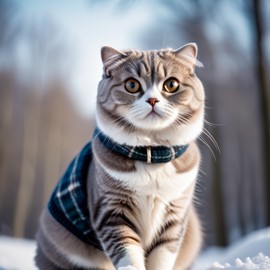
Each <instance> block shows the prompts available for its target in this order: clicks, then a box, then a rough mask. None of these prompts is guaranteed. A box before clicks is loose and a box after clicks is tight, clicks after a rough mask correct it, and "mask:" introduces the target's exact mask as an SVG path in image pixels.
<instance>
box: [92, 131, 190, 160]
mask: <svg viewBox="0 0 270 270" xmlns="http://www.w3.org/2000/svg"><path fill="white" fill-rule="evenodd" d="M95 134H96V136H98V138H99V140H100V141H101V142H102V144H103V145H104V146H105V147H106V148H108V149H110V150H111V151H113V152H116V153H118V154H121V155H123V156H126V157H129V158H131V159H135V160H140V161H145V162H147V163H166V162H169V161H171V160H173V159H176V158H178V157H180V156H181V155H182V154H184V152H185V151H186V150H187V148H188V144H186V145H176V146H171V147H167V146H130V145H126V144H118V143H116V142H115V141H113V140H112V139H110V138H109V137H108V136H106V135H105V134H103V133H102V132H101V131H100V130H99V129H96V130H95Z"/></svg>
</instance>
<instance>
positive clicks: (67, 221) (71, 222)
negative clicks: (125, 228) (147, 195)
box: [48, 129, 188, 250]
mask: <svg viewBox="0 0 270 270" xmlns="http://www.w3.org/2000/svg"><path fill="white" fill-rule="evenodd" d="M94 136H95V137H97V138H98V139H99V140H100V142H101V143H102V144H103V145H104V146H105V147H106V148H108V149H110V150H111V151H113V152H116V153H118V154H121V155H123V156H126V157H127V158H131V159H135V160H140V161H145V162H148V163H165V162H169V161H171V160H173V159H175V158H177V157H179V156H180V155H182V154H183V153H184V152H185V151H186V149H187V147H188V145H185V146H173V147H165V146H156V147H133V146H128V145H120V144H117V143H116V142H114V141H113V140H111V139H110V138H109V137H107V136H106V135H104V134H103V133H102V132H101V131H100V130H98V129H96V130H95V133H94ZM91 160H92V147H91V142H89V143H88V144H87V145H86V146H85V147H84V148H83V149H82V150H81V152H80V153H79V154H78V155H77V156H76V157H75V158H74V160H73V161H72V162H71V163H70V165H69V166H68V168H67V170H66V172H65V173H64V175H63V176H62V178H61V179H60V181H59V183H58V184H57V186H56V188H55V190H54V192H53V194H52V196H51V198H50V200H49V203H48V210H49V212H50V214H51V215H52V216H53V217H54V218H55V219H56V220H57V221H58V222H59V223H60V224H61V225H63V226H64V227H65V228H66V229H67V230H68V231H70V232H71V233H72V234H74V235H75V236H76V237H78V238H79V239H80V240H82V241H83V242H85V243H87V244H90V245H93V246H95V247H96V248H98V249H100V250H102V247H101V244H100V242H99V240H98V238H97V236H96V234H95V232H94V230H93V228H92V227H91V224H90V215H89V209H88V200H87V187H86V184H87V183H86V182H87V174H88V169H89V165H90V162H91Z"/></svg>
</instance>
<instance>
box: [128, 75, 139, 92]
mask: <svg viewBox="0 0 270 270" xmlns="http://www.w3.org/2000/svg"><path fill="white" fill-rule="evenodd" d="M125 88H126V90H127V91H128V92H130V93H132V94H135V93H138V92H139V91H141V85H140V83H139V82H138V81H137V80H135V79H133V78H130V79H127V80H126V82H125Z"/></svg>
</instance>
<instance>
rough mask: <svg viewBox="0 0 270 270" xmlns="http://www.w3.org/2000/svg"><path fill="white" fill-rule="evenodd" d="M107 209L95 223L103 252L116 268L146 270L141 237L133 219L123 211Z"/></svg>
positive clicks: (119, 269)
mask: <svg viewBox="0 0 270 270" xmlns="http://www.w3.org/2000/svg"><path fill="white" fill-rule="evenodd" d="M109 211H110V210H109V208H108V210H107V211H104V212H103V213H102V216H101V217H99V218H97V221H96V224H95V225H96V232H97V235H98V237H99V239H100V240H101V244H102V247H103V249H104V252H105V253H106V255H107V256H108V257H109V258H110V259H111V261H112V263H113V265H114V267H115V268H116V270H128V269H130V270H131V269H132V270H146V268H145V256H144V250H143V248H142V245H141V238H140V237H139V235H138V233H137V232H136V231H137V229H136V227H135V225H134V223H133V221H132V220H131V219H129V218H128V217H127V216H126V215H124V214H123V213H113V214H112V213H108V212H109ZM100 220H101V221H102V222H100Z"/></svg>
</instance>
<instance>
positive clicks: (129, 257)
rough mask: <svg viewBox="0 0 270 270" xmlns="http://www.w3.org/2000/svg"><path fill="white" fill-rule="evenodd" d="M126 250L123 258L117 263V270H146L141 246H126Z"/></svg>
mask: <svg viewBox="0 0 270 270" xmlns="http://www.w3.org/2000/svg"><path fill="white" fill-rule="evenodd" d="M124 249H125V250H124V254H123V256H122V258H121V259H120V260H119V261H118V262H117V263H116V269H117V270H146V268H145V264H144V260H145V259H144V251H143V249H142V247H141V246H137V245H126V246H125V248H124Z"/></svg>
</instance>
